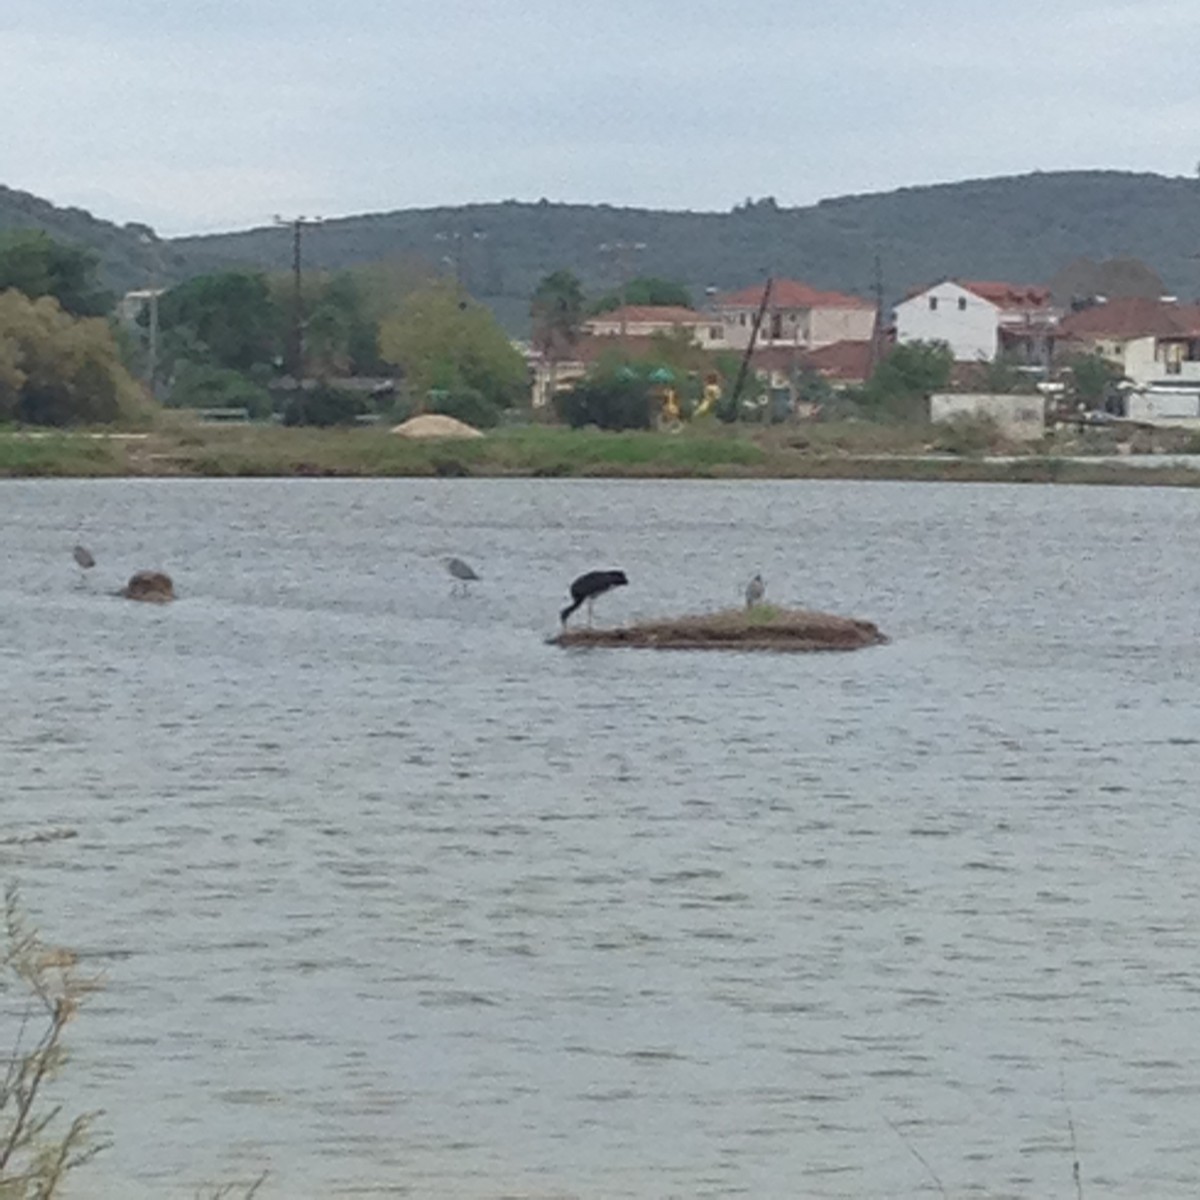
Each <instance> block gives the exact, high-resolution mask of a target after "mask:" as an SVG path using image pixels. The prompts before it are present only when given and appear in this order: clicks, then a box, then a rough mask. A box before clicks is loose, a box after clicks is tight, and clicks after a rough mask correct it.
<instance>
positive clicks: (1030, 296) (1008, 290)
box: [954, 279, 1050, 308]
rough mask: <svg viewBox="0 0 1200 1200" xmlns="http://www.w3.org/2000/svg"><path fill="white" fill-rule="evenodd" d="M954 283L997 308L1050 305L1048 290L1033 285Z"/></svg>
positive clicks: (982, 281)
mask: <svg viewBox="0 0 1200 1200" xmlns="http://www.w3.org/2000/svg"><path fill="white" fill-rule="evenodd" d="M954 282H955V283H957V284H958V286H959V287H963V288H966V289H967V291H968V292H974V293H975V295H976V296H979V297H980V299H983V300H986V301H987V302H988V303H989V304H994V305H995V306H996V307H997V308H1048V307H1049V305H1050V289H1049V288H1044V287H1038V286H1036V285H1033V284H1023V283H1000V282H997V281H994V280H978V279H977V280H967V279H956V280H954Z"/></svg>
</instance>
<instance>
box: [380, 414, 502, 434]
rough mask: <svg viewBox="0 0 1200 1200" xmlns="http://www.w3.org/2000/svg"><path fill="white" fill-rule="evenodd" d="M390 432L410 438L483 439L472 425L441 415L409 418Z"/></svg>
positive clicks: (423, 415) (422, 415)
mask: <svg viewBox="0 0 1200 1200" xmlns="http://www.w3.org/2000/svg"><path fill="white" fill-rule="evenodd" d="M392 432H393V433H398V434H399V435H400V436H401V437H410V438H477V437H483V434H482V433H480V432H479V430H478V429H476V428H475V426H474V425H468V424H467V423H466V422H465V421H459V420H456V419H455V418H454V417H444V416H442V415H441V413H422V414H421V415H420V416H419V417H410V418H409V419H408V420H407V421H405V422H404V423H403V424H401V425H396V426H394V427H393V429H392Z"/></svg>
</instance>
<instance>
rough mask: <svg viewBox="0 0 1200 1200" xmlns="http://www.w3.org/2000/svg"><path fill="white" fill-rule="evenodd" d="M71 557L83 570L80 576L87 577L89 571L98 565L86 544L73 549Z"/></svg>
mask: <svg viewBox="0 0 1200 1200" xmlns="http://www.w3.org/2000/svg"><path fill="white" fill-rule="evenodd" d="M71 557H72V558H73V559H74V560H75V562H76V565H77V566H78V567H79V569H80V570H81V571H82V572H83V574H82V575H81V576H80V578H81V579H86V578H87V573H88V571H90V570H91V569H92V568H93V567H94V566H95V565H96V560H95V558H94V557H93V556H92V552H91V551H90V550H89V549H88V548H87V547H86V546H76V547H75V549H74V550H72V551H71Z"/></svg>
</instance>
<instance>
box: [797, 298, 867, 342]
mask: <svg viewBox="0 0 1200 1200" xmlns="http://www.w3.org/2000/svg"><path fill="white" fill-rule="evenodd" d="M874 332H875V310H874V309H873V308H814V309H813V310H812V317H811V318H810V323H809V346H810V347H811V348H812V349H813V350H816V349H817V348H818V347H819V346H831V345H833V343H834V342H869V341H870V340H871V335H872V334H873V333H874Z"/></svg>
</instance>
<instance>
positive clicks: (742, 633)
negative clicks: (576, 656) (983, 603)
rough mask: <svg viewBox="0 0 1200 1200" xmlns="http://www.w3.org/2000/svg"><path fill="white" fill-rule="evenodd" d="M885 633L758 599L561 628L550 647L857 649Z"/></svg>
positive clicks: (878, 640) (859, 622) (878, 641)
mask: <svg viewBox="0 0 1200 1200" xmlns="http://www.w3.org/2000/svg"><path fill="white" fill-rule="evenodd" d="M887 640H888V639H887V637H886V636H885V635H884V634H882V633H881V632H880V631H879V628H878V627H877V626H876V625H874V624H872V623H871V622H870V621H862V620H858V619H857V618H854V617H839V616H835V615H834V614H833V613H824V612H813V611H812V610H809V609H803V608H776V607H775V606H774V605H769V604H760V605H757V606H756V607H754V608H750V609H726V610H725V611H723V612H715V613H709V614H707V615H701V616H687V617H675V618H671V619H662V620H657V621H639V622H636V623H635V624H633V625H625V626H621V627H619V628H616V629H564V630H563V632H562V633H560V634H559V635H558V636H557V637H555V638H552V639H551V642H552V644H554V645H556V646H627V647H636V648H643V649H650V650H776V651H784V652H796V651H812V650H859V649H861V648H862V647H864V646H878V645H881V644H882V643H884V642H886V641H887Z"/></svg>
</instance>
